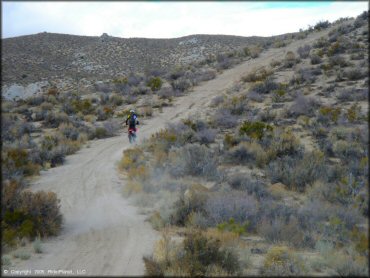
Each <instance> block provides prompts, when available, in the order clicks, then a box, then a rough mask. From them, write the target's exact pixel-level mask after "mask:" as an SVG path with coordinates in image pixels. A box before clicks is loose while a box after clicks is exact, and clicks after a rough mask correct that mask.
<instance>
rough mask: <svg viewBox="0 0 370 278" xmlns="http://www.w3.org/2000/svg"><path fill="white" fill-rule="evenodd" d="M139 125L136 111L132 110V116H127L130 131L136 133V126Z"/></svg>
mask: <svg viewBox="0 0 370 278" xmlns="http://www.w3.org/2000/svg"><path fill="white" fill-rule="evenodd" d="M138 124H139V121H138V120H137V115H136V113H135V110H133V109H131V110H130V114H129V115H128V116H127V119H126V125H128V130H130V129H131V130H133V131H134V132H136V125H138Z"/></svg>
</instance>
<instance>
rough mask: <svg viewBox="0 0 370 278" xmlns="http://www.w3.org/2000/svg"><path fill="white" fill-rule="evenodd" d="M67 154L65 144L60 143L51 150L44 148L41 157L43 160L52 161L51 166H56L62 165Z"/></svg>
mask: <svg viewBox="0 0 370 278" xmlns="http://www.w3.org/2000/svg"><path fill="white" fill-rule="evenodd" d="M66 154H67V150H66V148H65V146H63V145H58V146H56V147H55V148H52V149H51V150H49V151H48V150H44V151H43V152H42V153H41V157H42V159H43V161H50V166H51V167H56V166H57V165H61V164H63V163H64V160H65V157H66Z"/></svg>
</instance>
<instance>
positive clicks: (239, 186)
mask: <svg viewBox="0 0 370 278" xmlns="http://www.w3.org/2000/svg"><path fill="white" fill-rule="evenodd" d="M229 184H230V187H231V188H232V189H234V190H243V191H246V192H248V194H249V195H254V196H255V197H256V198H257V199H261V198H267V197H268V196H269V192H268V191H267V189H266V185H265V184H264V183H263V182H262V181H261V180H259V179H256V178H253V179H252V178H250V177H249V176H248V175H242V174H237V175H235V176H232V177H231V178H230V181H229Z"/></svg>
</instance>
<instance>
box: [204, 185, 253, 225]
mask: <svg viewBox="0 0 370 278" xmlns="http://www.w3.org/2000/svg"><path fill="white" fill-rule="evenodd" d="M204 210H205V214H206V217H207V219H209V222H210V224H211V225H218V224H221V223H223V222H228V221H229V220H230V219H231V218H232V219H234V221H235V223H239V224H245V223H246V222H248V223H249V224H250V225H251V226H253V225H255V223H256V222H257V212H258V203H257V200H256V199H255V198H254V197H253V196H251V195H249V194H248V193H247V192H240V191H231V192H229V193H227V194H225V193H214V194H212V195H210V196H209V198H207V200H206V202H205V205H204Z"/></svg>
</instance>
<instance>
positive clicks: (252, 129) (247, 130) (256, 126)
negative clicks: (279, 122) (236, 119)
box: [239, 121, 273, 140]
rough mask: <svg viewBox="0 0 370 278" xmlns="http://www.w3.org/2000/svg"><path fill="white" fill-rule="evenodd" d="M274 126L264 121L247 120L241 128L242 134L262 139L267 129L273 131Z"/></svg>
mask: <svg viewBox="0 0 370 278" xmlns="http://www.w3.org/2000/svg"><path fill="white" fill-rule="evenodd" d="M272 130H273V127H272V126H270V125H268V124H266V123H264V122H258V121H257V122H250V121H245V122H243V124H242V125H241V126H240V128H239V134H240V135H247V136H249V137H251V138H254V139H258V140H261V139H262V137H263V136H264V134H265V132H266V131H272Z"/></svg>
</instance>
